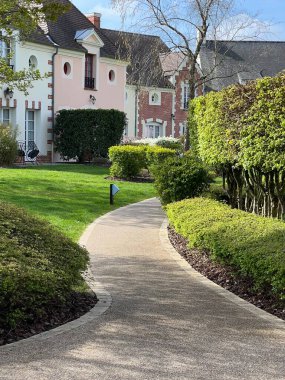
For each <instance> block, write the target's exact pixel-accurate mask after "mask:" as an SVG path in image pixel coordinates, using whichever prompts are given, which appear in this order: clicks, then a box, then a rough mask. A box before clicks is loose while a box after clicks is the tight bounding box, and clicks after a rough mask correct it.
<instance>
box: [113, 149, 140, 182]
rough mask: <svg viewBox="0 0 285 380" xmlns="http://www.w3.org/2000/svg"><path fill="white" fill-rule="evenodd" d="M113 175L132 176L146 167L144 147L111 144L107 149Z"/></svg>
mask: <svg viewBox="0 0 285 380" xmlns="http://www.w3.org/2000/svg"><path fill="white" fill-rule="evenodd" d="M109 158H110V160H111V162H112V166H111V168H110V174H111V176H113V177H119V178H132V177H136V176H138V175H139V174H140V172H141V170H142V169H143V168H146V148H145V147H143V146H130V145H125V146H112V147H111V148H110V149H109Z"/></svg>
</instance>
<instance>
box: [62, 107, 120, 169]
mask: <svg viewBox="0 0 285 380" xmlns="http://www.w3.org/2000/svg"><path fill="white" fill-rule="evenodd" d="M125 126H126V115H125V113H124V112H121V111H118V110H114V109H111V110H103V109H97V110H92V109H87V110H82V109H80V110H62V111H59V113H58V115H57V117H56V124H55V137H56V139H55V146H56V150H57V151H58V152H59V153H60V155H61V156H62V157H64V158H65V159H78V161H79V162H83V161H85V160H86V159H89V160H92V159H93V158H94V157H107V156H108V149H109V148H110V147H111V146H113V145H118V144H119V143H120V142H121V139H122V135H123V132H124V128H125Z"/></svg>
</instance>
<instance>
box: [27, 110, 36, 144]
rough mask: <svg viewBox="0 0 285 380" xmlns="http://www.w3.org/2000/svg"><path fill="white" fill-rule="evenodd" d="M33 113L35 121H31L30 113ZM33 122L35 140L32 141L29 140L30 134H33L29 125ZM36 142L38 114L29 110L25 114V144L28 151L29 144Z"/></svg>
mask: <svg viewBox="0 0 285 380" xmlns="http://www.w3.org/2000/svg"><path fill="white" fill-rule="evenodd" d="M30 112H32V113H33V115H34V116H33V119H29V113H30ZM31 122H33V130H32V132H33V140H30V139H29V132H31V131H30V130H29V123H31ZM35 141H36V112H35V111H33V110H29V109H27V110H26V113H25V144H26V149H29V142H33V143H35Z"/></svg>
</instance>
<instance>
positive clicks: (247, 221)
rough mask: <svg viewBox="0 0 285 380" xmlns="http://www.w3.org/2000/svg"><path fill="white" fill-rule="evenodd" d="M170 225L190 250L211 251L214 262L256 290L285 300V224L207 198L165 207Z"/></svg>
mask: <svg viewBox="0 0 285 380" xmlns="http://www.w3.org/2000/svg"><path fill="white" fill-rule="evenodd" d="M166 210H167V215H168V218H169V221H170V224H171V225H172V226H173V227H174V228H175V230H176V231H177V232H178V233H179V234H181V235H182V236H184V237H185V238H186V239H188V241H189V247H190V248H191V247H197V248H201V249H207V250H209V251H210V254H211V258H212V259H213V260H216V261H219V262H221V263H224V264H228V265H231V266H232V267H233V268H234V269H235V270H236V271H237V272H238V273H240V274H241V275H244V276H249V277H250V278H251V279H252V280H253V283H254V286H255V288H256V289H268V288H269V289H270V290H271V291H272V292H273V293H275V294H276V295H277V296H278V297H280V299H284V298H285V250H284V247H285V224H284V223H283V222H281V221H278V220H276V219H266V218H262V217H260V216H256V215H253V214H249V213H246V212H244V211H241V210H236V209H231V208H230V207H229V206H226V205H223V204H221V203H219V202H217V201H214V200H211V199H204V198H195V199H189V200H184V201H182V202H178V203H175V204H171V205H168V206H167V207H166Z"/></svg>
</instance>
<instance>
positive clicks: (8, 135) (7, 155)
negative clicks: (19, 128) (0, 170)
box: [0, 124, 18, 166]
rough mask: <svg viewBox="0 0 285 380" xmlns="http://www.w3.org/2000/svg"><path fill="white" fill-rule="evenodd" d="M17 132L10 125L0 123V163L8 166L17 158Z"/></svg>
mask: <svg viewBox="0 0 285 380" xmlns="http://www.w3.org/2000/svg"><path fill="white" fill-rule="evenodd" d="M17 153H18V143H17V133H16V131H15V129H13V128H12V127H10V126H6V125H2V124H0V165H4V166H10V165H12V164H13V163H14V162H15V161H16V158H17Z"/></svg>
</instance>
